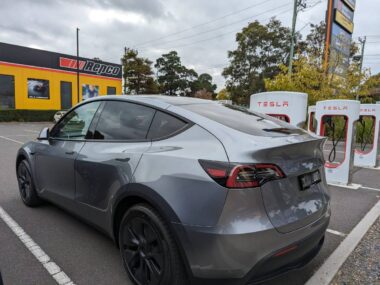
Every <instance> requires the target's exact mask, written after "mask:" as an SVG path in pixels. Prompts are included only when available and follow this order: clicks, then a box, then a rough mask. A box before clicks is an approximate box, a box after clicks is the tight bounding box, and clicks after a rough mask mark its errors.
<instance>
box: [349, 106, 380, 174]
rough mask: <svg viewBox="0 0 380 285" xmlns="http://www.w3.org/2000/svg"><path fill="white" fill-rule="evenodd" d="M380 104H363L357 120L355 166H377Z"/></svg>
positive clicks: (379, 150)
mask: <svg viewBox="0 0 380 285" xmlns="http://www.w3.org/2000/svg"><path fill="white" fill-rule="evenodd" d="M379 128H380V104H361V105H360V117H359V121H358V122H357V138H358V141H357V146H356V148H355V160H354V164H355V166H361V167H371V168H372V167H373V168H374V167H376V166H377V159H378V155H379V154H380V149H379Z"/></svg>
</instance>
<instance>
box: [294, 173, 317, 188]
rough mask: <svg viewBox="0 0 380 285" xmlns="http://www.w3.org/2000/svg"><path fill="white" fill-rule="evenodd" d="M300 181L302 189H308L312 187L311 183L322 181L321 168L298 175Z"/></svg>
mask: <svg viewBox="0 0 380 285" xmlns="http://www.w3.org/2000/svg"><path fill="white" fill-rule="evenodd" d="M298 180H299V182H300V186H301V190H306V189H308V188H310V186H311V185H313V184H317V183H319V182H321V174H320V173H319V170H316V171H313V172H310V173H306V174H303V175H301V176H299V177H298Z"/></svg>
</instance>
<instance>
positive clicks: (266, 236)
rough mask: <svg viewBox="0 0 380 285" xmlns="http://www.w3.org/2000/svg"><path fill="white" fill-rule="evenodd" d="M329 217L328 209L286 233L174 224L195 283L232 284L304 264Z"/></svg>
mask: <svg viewBox="0 0 380 285" xmlns="http://www.w3.org/2000/svg"><path fill="white" fill-rule="evenodd" d="M263 219H265V218H264V217H263ZM329 219H330V210H327V211H326V212H325V213H324V214H323V215H322V217H320V218H319V219H318V220H317V221H315V222H313V223H311V224H309V225H308V226H306V227H304V228H301V229H298V230H296V231H293V232H291V233H287V234H283V233H279V232H278V231H277V230H276V229H274V228H273V227H271V228H268V229H263V230H260V231H255V232H243V231H242V232H240V233H231V232H230V233H227V232H225V231H223V229H221V228H209V227H195V226H183V225H179V224H177V225H175V227H176V228H178V229H179V228H181V230H180V231H177V232H181V235H180V239H181V244H182V247H183V249H184V253H185V255H186V259H187V264H188V265H189V269H190V272H191V274H192V276H193V280H194V284H218V285H221V284H229V285H233V284H247V283H251V282H256V281H262V280H265V279H268V278H272V277H274V276H276V275H278V274H281V273H283V272H285V271H288V270H291V269H294V268H299V267H302V266H304V265H305V264H306V263H308V262H309V261H310V260H311V259H312V258H314V256H315V255H316V254H317V253H318V252H319V250H320V248H321V246H322V244H323V240H324V234H325V231H326V229H327V226H328V223H329ZM240 227H242V225H240ZM289 249H291V250H289ZM283 251H285V253H283V254H282V252H283Z"/></svg>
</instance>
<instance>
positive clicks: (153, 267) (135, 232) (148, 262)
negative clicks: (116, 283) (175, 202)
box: [119, 204, 186, 285]
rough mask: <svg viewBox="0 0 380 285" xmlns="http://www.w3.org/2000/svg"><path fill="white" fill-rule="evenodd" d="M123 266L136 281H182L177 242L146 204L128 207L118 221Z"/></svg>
mask: <svg viewBox="0 0 380 285" xmlns="http://www.w3.org/2000/svg"><path fill="white" fill-rule="evenodd" d="M119 246H120V251H121V255H122V259H123V264H124V267H125V269H126V271H127V273H128V275H129V277H130V279H131V280H132V281H133V282H134V283H135V284H137V285H160V284H162V285H164V284H185V283H186V282H183V280H184V279H183V272H184V271H183V267H182V266H181V264H182V262H181V260H180V257H179V254H178V251H177V248H176V245H175V244H174V241H173V239H172V238H171V235H170V233H169V231H168V228H167V226H166V224H165V222H164V221H163V219H162V218H161V217H160V216H159V215H158V213H157V212H156V211H155V210H154V209H153V208H151V207H150V206H148V205H144V204H139V205H136V206H133V207H132V208H130V209H129V210H128V211H127V212H126V214H125V215H124V217H123V219H122V222H121V224H120V231H119Z"/></svg>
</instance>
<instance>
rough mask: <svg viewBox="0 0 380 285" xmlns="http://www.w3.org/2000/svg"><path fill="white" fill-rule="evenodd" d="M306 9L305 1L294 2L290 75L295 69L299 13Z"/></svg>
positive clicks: (296, 0) (295, 0)
mask: <svg viewBox="0 0 380 285" xmlns="http://www.w3.org/2000/svg"><path fill="white" fill-rule="evenodd" d="M304 8H306V4H305V3H304V2H303V0H294V9H293V20H292V36H291V39H290V53H289V65H288V74H289V76H290V75H292V68H293V57H294V46H295V37H296V24H297V16H298V12H299V11H301V10H302V9H304Z"/></svg>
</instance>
